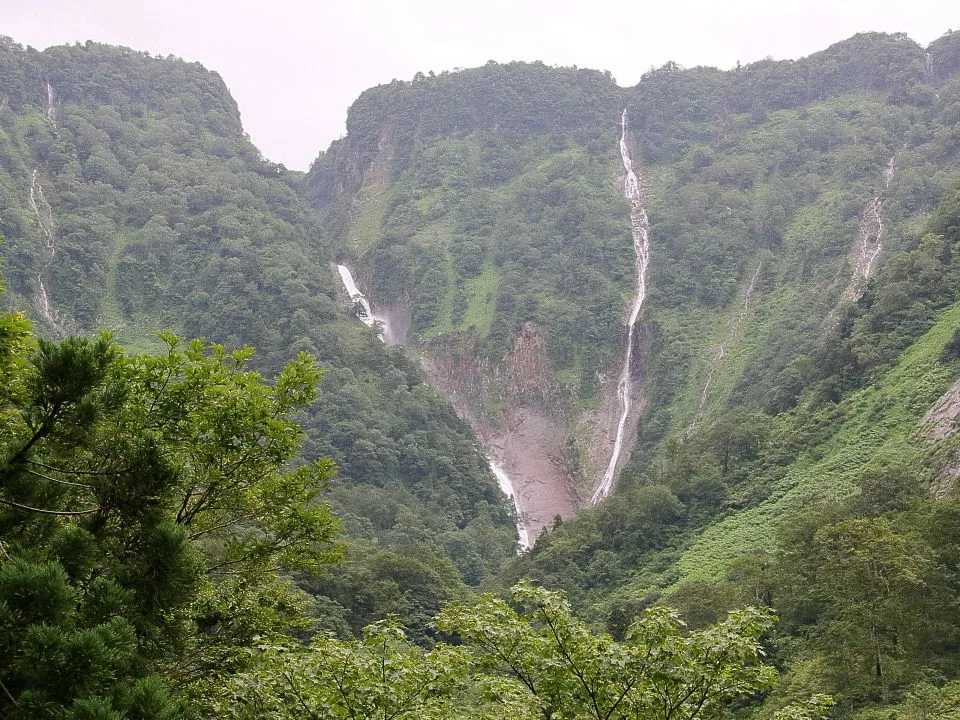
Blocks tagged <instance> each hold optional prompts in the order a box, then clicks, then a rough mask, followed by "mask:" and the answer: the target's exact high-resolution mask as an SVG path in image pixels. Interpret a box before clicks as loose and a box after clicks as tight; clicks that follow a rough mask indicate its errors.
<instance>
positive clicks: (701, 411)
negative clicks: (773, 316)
mask: <svg viewBox="0 0 960 720" xmlns="http://www.w3.org/2000/svg"><path fill="white" fill-rule="evenodd" d="M761 267H763V261H762V260H761V261H760V262H758V263H757V269H756V270H754V271H753V276H752V277H751V278H750V285H749V286H747V291H746V292H745V293H744V294H743V307H741V308H740V312H739V313H738V314H737V316H736V317H735V318H734V319H733V322H731V323H730V330H729V332H728V333H727V336H726V338H725V339H724V341H723V342H722V343H720V346H719V347H718V349H717V352H716V354H715V355H714V357H713V361H712V362H711V364H710V372H709V373H707V381H706V382H705V383H704V384H703V389H702V390H701V391H700V405H699V406H698V407H697V414H696V415H695V416H694V418H693V422H692V423H690V425H689V427H687V430H688V431H693V430H696V429H697V426H698V425H699V424H700V422H701V421H702V420H703V418H704V416H705V415H706V412H707V395H708V393H709V392H710V384H711V383H712V382H713V376H714V375H715V374H716V372H717V368H718V367H719V366H720V362H721V361H722V360H723V359H724V358H725V357H726V356H727V349H726V346H727V344H730V343H733V342H734V341H735V340H736V337H737V330H739V329H740V326H741V325H742V324H743V321H744V320H745V319H746V317H747V309H748V308H749V307H750V299H751V298H752V297H753V291H754V288H755V287H756V285H757V278H758V277H760V268H761Z"/></svg>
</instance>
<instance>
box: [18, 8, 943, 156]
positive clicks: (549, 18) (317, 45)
mask: <svg viewBox="0 0 960 720" xmlns="http://www.w3.org/2000/svg"><path fill="white" fill-rule="evenodd" d="M948 29H955V30H960V3H958V2H957V0H874V1H872V2H868V1H867V0H797V1H795V2H791V1H790V0H779V1H778V0H726V1H724V0H708V1H704V0H580V1H578V2H571V1H570V0H471V1H470V2H457V1H456V0H445V1H441V0H412V1H409V2H405V1H404V0H363V1H362V2H358V1H357V0H353V2H344V3H335V2H330V1H329V0H314V1H312V2H311V1H310V0H257V2H250V1H249V0H0V35H9V36H11V37H12V38H13V39H14V40H16V41H17V42H19V43H21V44H23V45H32V46H33V47H35V48H38V49H42V48H45V47H47V46H49V45H57V44H62V43H73V42H76V41H80V42H84V41H86V40H95V41H97V42H106V43H111V44H117V45H126V46H128V47H132V48H134V49H136V50H148V51H150V52H152V53H160V54H162V55H168V54H173V55H179V56H180V57H183V58H184V59H186V60H191V61H192V60H198V61H200V62H201V63H203V64H204V65H205V66H206V67H207V68H209V69H212V70H216V71H217V72H219V73H220V75H221V76H222V77H223V79H224V80H225V81H226V83H227V85H228V86H229V88H230V91H231V92H232V93H233V96H234V97H235V98H236V100H237V103H238V104H239V105H240V112H241V114H242V116H243V125H244V128H245V129H246V131H247V132H248V133H249V134H250V136H251V138H252V139H253V141H254V142H255V143H256V144H257V146H258V147H259V148H260V150H261V152H263V154H264V155H265V156H266V157H268V158H270V159H271V160H273V161H275V162H282V163H284V164H285V165H287V166H288V167H290V168H295V169H306V168H307V167H308V166H309V164H310V162H311V161H312V160H313V159H314V158H315V157H316V155H317V153H318V151H319V150H321V149H325V148H326V147H327V146H328V145H329V143H330V142H331V141H332V140H334V139H335V138H337V137H338V136H340V135H341V134H342V133H343V127H344V121H345V119H346V112H347V107H348V106H349V105H350V103H351V102H353V100H354V99H355V98H356V97H357V95H359V94H360V93H361V92H362V91H363V90H364V89H366V88H368V87H370V86H372V85H378V84H380V83H386V82H390V81H391V80H392V79H394V78H399V79H402V80H410V79H411V78H412V77H413V75H414V74H415V73H416V72H417V71H422V72H427V71H429V70H433V71H434V72H440V71H442V70H452V69H454V68H457V67H474V66H477V65H482V64H483V63H485V62H486V61H487V60H496V61H497V62H509V61H511V60H542V61H543V62H545V63H547V64H548V65H577V66H579V67H591V68H597V69H599V70H609V71H610V72H611V73H613V76H614V77H615V78H616V79H617V81H618V82H619V83H620V84H621V85H625V86H627V85H634V84H635V83H636V82H637V81H638V80H639V79H640V76H641V75H642V74H643V73H644V72H645V71H647V70H648V69H649V68H650V67H653V66H656V67H659V66H660V65H663V64H664V63H665V62H667V61H668V60H673V61H675V62H677V63H679V64H680V65H683V66H685V67H692V66H694V65H714V66H717V67H721V68H729V67H732V66H733V65H734V64H735V63H736V62H737V61H740V62H742V63H744V64H746V63H748V62H752V61H754V60H759V59H761V58H764V57H766V56H768V55H769V56H772V57H774V58H776V59H782V58H796V57H801V56H804V55H808V54H810V53H811V52H816V51H817V50H822V49H824V48H826V47H827V46H828V45H830V44H832V43H834V42H837V41H838V40H842V39H844V38H847V37H849V36H851V35H853V34H854V33H857V32H862V31H867V30H878V31H884V32H906V33H907V34H908V35H910V37H912V38H913V39H914V40H916V41H917V42H919V43H921V44H924V45H926V44H927V43H929V42H930V41H931V40H934V39H935V38H937V37H939V36H940V35H942V34H943V33H944V32H946V31H947V30H948Z"/></svg>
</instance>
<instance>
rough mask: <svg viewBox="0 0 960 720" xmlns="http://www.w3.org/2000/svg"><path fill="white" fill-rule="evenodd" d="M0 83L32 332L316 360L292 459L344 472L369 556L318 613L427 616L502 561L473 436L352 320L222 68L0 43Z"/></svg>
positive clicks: (329, 588)
mask: <svg viewBox="0 0 960 720" xmlns="http://www.w3.org/2000/svg"><path fill="white" fill-rule="evenodd" d="M0 92H2V95H0V234H2V235H3V236H4V244H3V246H2V248H0V252H2V257H3V263H4V274H5V277H6V279H7V288H8V293H7V295H6V296H5V297H4V301H5V302H6V303H7V304H8V306H10V307H16V308H23V309H25V310H27V312H28V314H29V315H30V317H31V318H32V319H33V320H34V321H35V322H36V324H37V327H38V330H40V331H41V332H42V333H44V334H46V335H47V336H53V337H63V336H64V335H66V334H68V333H87V332H90V331H92V330H94V329H97V328H106V329H110V330H112V331H114V333H115V335H116V337H117V339H118V340H119V341H120V342H121V343H123V344H125V345H126V346H127V347H131V348H134V349H141V350H142V349H146V350H161V351H162V350H163V344H162V343H160V341H159V340H157V339H156V337H155V335H154V333H155V332H156V331H158V330H164V329H170V330H173V331H174V332H176V333H178V334H179V335H181V336H184V337H206V338H208V339H209V340H211V341H215V342H218V343H221V344H224V345H226V346H227V347H228V348H237V347H240V346H242V345H244V344H248V345H251V346H253V347H254V348H255V349H256V355H255V358H254V360H253V363H254V365H255V366H256V367H257V368H259V369H262V370H264V371H266V372H268V373H273V372H275V371H276V370H277V369H279V367H280V366H281V365H282V364H284V363H286V362H287V361H288V360H289V359H291V358H292V357H294V356H295V355H296V354H297V353H298V352H301V351H306V352H309V353H310V354H311V355H313V356H314V357H315V358H316V359H317V360H318V361H319V362H320V367H321V369H322V370H323V372H324V380H323V383H322V393H321V396H320V398H319V400H318V401H317V402H316V403H314V404H313V405H312V406H311V408H310V409H309V411H308V412H307V413H306V414H305V415H304V417H303V418H302V421H303V424H304V426H305V428H306V429H307V438H306V442H305V445H304V450H303V457H304V458H305V459H307V460H312V459H316V458H319V457H321V456H324V455H326V456H329V457H331V458H332V459H333V460H334V461H335V462H336V463H337V465H338V466H339V473H338V475H337V477H336V478H335V479H334V480H333V485H334V487H333V491H332V496H331V501H332V502H333V504H334V505H335V507H336V508H337V509H338V510H339V511H340V514H341V516H342V518H343V521H344V523H345V526H346V528H347V530H348V533H349V535H350V536H351V537H354V538H355V539H356V541H357V542H358V543H360V546H363V548H364V549H362V550H361V549H359V548H360V546H358V547H357V549H356V552H355V554H354V555H351V557H355V558H356V560H357V564H356V566H353V565H351V566H349V567H350V568H351V569H349V570H344V571H342V572H343V573H346V575H347V576H345V577H344V578H342V580H343V583H346V587H347V588H354V586H355V585H361V586H362V585H363V584H364V583H365V582H366V580H365V578H369V577H371V576H373V577H376V578H378V581H379V583H380V585H379V590H378V591H377V593H374V596H375V597H372V598H371V599H370V600H369V601H368V603H367V604H364V603H359V602H357V601H355V600H354V599H352V598H351V597H350V596H351V594H352V593H353V592H354V590H353V589H350V590H348V589H344V588H340V587H339V586H338V585H337V583H336V582H335V581H334V580H328V581H326V586H325V588H324V591H325V592H328V593H330V594H332V595H334V596H337V597H338V598H340V599H341V600H344V602H346V603H347V604H348V605H350V609H344V608H342V607H340V605H339V604H337V603H336V602H334V603H333V604H331V606H330V608H329V612H330V613H332V617H334V618H335V621H332V622H335V623H338V625H337V626H338V627H340V628H341V629H342V628H344V627H345V626H346V625H345V623H347V624H352V625H353V626H354V627H356V628H359V627H362V626H363V625H364V624H366V622H369V621H370V620H371V619H372V618H374V617H379V616H381V615H382V614H383V613H385V612H389V611H394V612H401V611H403V612H405V611H408V610H410V609H411V608H420V604H421V602H422V603H424V605H425V608H424V609H422V612H424V613H426V614H427V615H429V614H431V613H432V612H433V611H435V610H437V609H439V602H440V600H441V599H442V598H443V597H447V596H450V595H451V594H452V593H457V592H460V591H461V590H462V588H463V587H464V586H463V581H462V578H465V579H466V580H467V581H468V582H470V583H474V584H475V583H477V582H479V580H480V578H481V577H482V576H483V575H484V574H485V573H488V572H489V571H491V570H492V569H495V568H496V567H497V566H498V565H499V563H500V562H501V560H502V558H503V557H506V556H509V555H511V554H512V553H513V551H514V547H515V531H514V528H513V527H512V522H511V520H510V517H509V514H508V511H509V506H508V504H507V503H506V502H505V500H504V498H503V497H502V494H501V493H500V491H499V488H498V486H497V484H496V481H495V479H494V478H493V476H492V474H491V473H490V471H489V468H488V467H487V465H486V461H485V458H484V457H483V454H482V453H481V452H480V450H479V449H478V448H477V445H476V441H475V440H474V438H473V437H472V435H471V434H470V432H469V429H468V428H467V427H466V426H465V425H464V424H462V423H461V422H460V421H459V420H458V419H457V417H456V416H455V415H454V413H453V412H452V410H451V409H450V406H449V404H448V403H447V402H446V401H445V400H444V399H443V398H442V396H441V395H440V394H439V393H438V392H437V391H435V390H432V389H431V388H429V387H427V386H426V385H425V384H424V382H423V376H422V374H421V373H420V371H419V369H418V368H416V367H415V365H414V364H412V363H411V362H410V361H409V360H408V359H407V358H406V357H404V355H403V354H402V353H400V352H397V351H395V350H388V349H385V348H384V347H383V346H382V345H381V343H379V342H378V341H377V339H376V337H375V335H373V334H372V333H371V332H368V331H366V328H364V327H363V326H362V325H360V324H359V323H357V322H356V321H355V319H354V318H353V317H352V316H350V315H349V314H348V310H349V307H348V306H349V303H348V300H347V298H346V297H345V295H343V293H342V289H341V288H340V287H339V285H338V284H336V283H335V282H334V277H333V275H332V273H331V271H330V266H329V262H330V260H331V257H332V253H331V251H330V250H329V249H328V248H329V244H328V240H327V238H326V236H325V235H324V234H323V233H322V231H321V229H320V228H319V227H318V225H317V223H316V221H315V220H314V218H313V215H312V213H311V211H310V210H309V208H308V206H307V205H306V203H305V202H304V201H303V200H302V199H301V197H300V195H299V182H300V176H299V175H297V174H296V173H291V172H288V171H286V170H284V169H283V168H282V167H280V166H276V165H273V164H271V163H268V162H265V161H264V160H263V159H262V158H261V157H260V155H259V152H258V151H257V150H256V148H254V147H253V145H252V144H251V143H250V142H249V140H248V139H247V138H246V136H245V135H244V133H243V130H242V128H241V125H240V118H239V115H238V111H237V107H236V104H235V103H234V101H233V99H232V98H231V97H230V95H229V92H228V91H227V88H226V87H225V86H224V84H223V82H222V81H221V80H220V78H219V76H217V75H216V74H215V73H212V72H209V71H207V70H205V69H204V68H202V67H201V66H199V65H198V64H195V63H186V62H184V61H182V60H179V59H176V58H167V59H159V58H153V57H151V56H149V55H148V54H144V53H138V52H134V51H132V50H128V49H124V48H113V47H108V46H104V45H99V44H94V43H88V44H87V45H85V46H80V45H76V46H73V47H57V48H51V49H49V50H46V51H44V52H42V53H38V52H36V51H34V50H32V49H27V50H24V49H23V48H21V47H20V46H18V45H16V44H15V43H13V42H12V41H10V40H4V41H3V42H2V44H0ZM478 537H481V538H483V542H482V543H479V542H478V541H477V538H478ZM381 544H382V546H381ZM477 545H480V546H481V547H482V550H480V551H478V550H477V549H476V546H477ZM390 547H393V548H396V549H400V548H405V549H404V550H402V552H405V553H406V554H407V555H408V556H415V557H416V558H418V559H416V560H413V559H405V560H402V561H401V559H400V557H399V556H397V555H394V554H392V553H393V551H390V550H388V549H387V548H390ZM424 577H428V578H430V581H429V582H424V581H423V578H424ZM354 589H355V588H354ZM318 592H319V590H318Z"/></svg>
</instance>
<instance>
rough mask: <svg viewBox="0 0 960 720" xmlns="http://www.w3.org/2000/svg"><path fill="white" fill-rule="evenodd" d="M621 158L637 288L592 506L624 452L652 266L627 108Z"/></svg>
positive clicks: (607, 485) (622, 126)
mask: <svg viewBox="0 0 960 720" xmlns="http://www.w3.org/2000/svg"><path fill="white" fill-rule="evenodd" d="M620 159H621V160H622V161H623V169H624V172H626V177H625V178H624V181H623V194H624V196H625V197H626V198H627V200H629V201H630V229H631V231H632V232H633V249H634V252H635V253H636V267H637V290H636V293H635V294H634V296H633V304H632V305H631V307H630V319H629V322H628V323H627V352H626V356H625V357H624V360H623V370H622V371H621V372H620V381H619V383H618V384H617V397H618V398H619V400H620V408H621V413H620V421H619V422H618V423H617V436H616V439H615V440H614V443H613V453H612V454H611V456H610V462H609V464H608V465H607V469H606V471H605V472H604V473H603V479H602V480H601V481H600V485H599V486H597V489H596V490H595V491H594V493H593V496H592V497H591V498H590V503H591V504H592V505H595V504H597V503H598V502H600V501H601V500H602V499H603V498H605V497H606V496H607V494H608V493H609V492H610V489H611V488H612V487H613V479H614V476H615V475H616V472H617V466H618V464H619V463H620V458H621V455H622V453H623V433H624V428H625V427H626V424H627V418H628V417H629V416H630V410H631V408H632V406H633V397H632V394H631V392H630V391H631V382H630V365H631V363H632V361H633V329H634V327H635V326H636V324H637V318H639V317H640V309H641V308H642V307H643V301H644V299H646V296H647V268H648V267H649V265H650V221H649V219H648V218H647V211H646V209H644V207H643V196H642V194H641V191H640V180H639V178H638V177H637V173H636V171H635V170H634V169H633V160H632V159H631V157H630V148H629V147H628V146H627V111H626V109H624V111H623V114H622V115H621V116H620Z"/></svg>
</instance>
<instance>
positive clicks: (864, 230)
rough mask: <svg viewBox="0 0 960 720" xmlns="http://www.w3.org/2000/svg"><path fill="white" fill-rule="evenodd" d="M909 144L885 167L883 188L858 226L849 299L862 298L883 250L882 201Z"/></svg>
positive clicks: (845, 293)
mask: <svg viewBox="0 0 960 720" xmlns="http://www.w3.org/2000/svg"><path fill="white" fill-rule="evenodd" d="M905 147H906V145H904V146H903V147H902V148H900V150H897V152H896V153H894V155H893V157H892V158H890V162H888V163H887V165H886V167H885V168H884V169H883V191H882V192H881V193H880V194H879V195H877V196H876V197H874V198H872V199H871V200H870V202H869V203H868V204H867V208H866V210H864V211H863V215H861V216H860V226H859V227H858V228H857V246H856V248H857V249H856V255H855V259H856V263H855V265H854V268H853V273H852V274H851V276H850V280H849V281H848V282H847V287H846V289H845V290H844V291H843V297H845V298H847V299H848V300H859V299H860V297H861V296H862V295H863V293H864V291H865V290H866V287H867V281H868V280H869V279H870V278H871V276H872V275H873V270H874V265H875V264H876V262H877V258H878V257H879V256H880V252H881V251H882V250H883V243H882V239H883V201H884V199H885V197H884V196H885V195H886V193H887V191H888V190H889V189H890V183H891V182H892V181H893V176H894V174H895V173H896V171H897V166H896V160H897V155H899V154H900V152H901V151H902V150H903V149H904V148H905Z"/></svg>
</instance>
